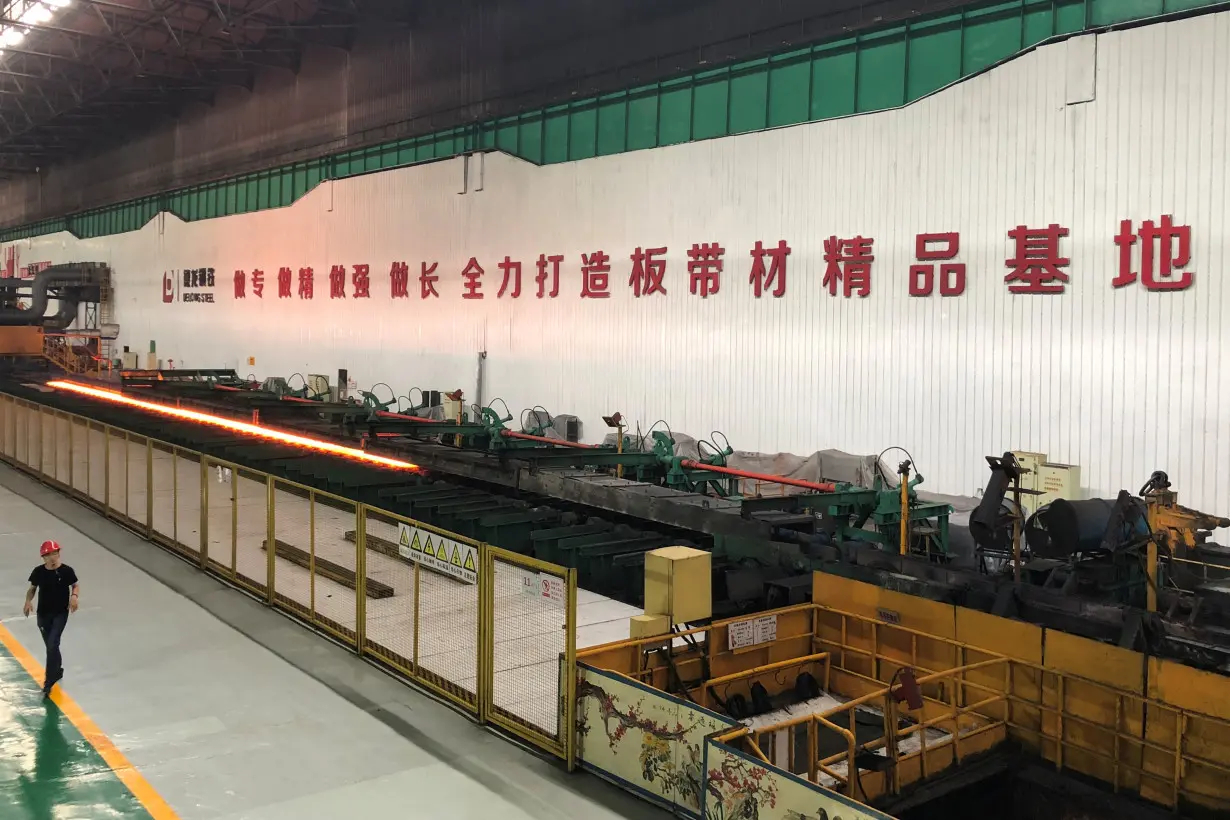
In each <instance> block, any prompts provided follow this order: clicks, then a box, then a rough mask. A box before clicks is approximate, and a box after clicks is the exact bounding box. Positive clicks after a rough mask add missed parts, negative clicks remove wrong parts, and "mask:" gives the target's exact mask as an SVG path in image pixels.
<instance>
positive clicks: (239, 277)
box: [235, 270, 244, 299]
mask: <svg viewBox="0 0 1230 820" xmlns="http://www.w3.org/2000/svg"><path fill="white" fill-rule="evenodd" d="M243 297H244V274H243V271H241V270H237V271H235V298H236V299H242V298H243Z"/></svg>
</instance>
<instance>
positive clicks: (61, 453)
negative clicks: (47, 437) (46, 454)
mask: <svg viewBox="0 0 1230 820" xmlns="http://www.w3.org/2000/svg"><path fill="white" fill-rule="evenodd" d="M53 418H54V422H53V424H52V428H51V429H52V437H53V447H52V452H53V453H54V458H55V480H56V481H58V482H60V483H61V484H63V485H64V486H66V487H71V486H72V482H73V477H72V471H73V447H74V445H75V444H76V442H74V441H73V439H72V435H73V419H72V417H71V416H69V415H68V414H67V413H60V412H58V411H57V412H55V414H54V416H53Z"/></svg>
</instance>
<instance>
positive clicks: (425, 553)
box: [397, 522, 478, 584]
mask: <svg viewBox="0 0 1230 820" xmlns="http://www.w3.org/2000/svg"><path fill="white" fill-rule="evenodd" d="M397 552H398V554H400V555H401V557H402V558H408V559H409V560H411V561H413V562H414V563H416V564H422V565H423V566H425V567H427V568H428V569H434V570H435V571H436V572H441V573H444V574H445V575H450V576H452V577H453V578H456V579H457V580H458V581H463V582H465V583H467V584H477V583H478V547H472V546H470V545H469V544H462V543H459V542H457V541H454V540H453V539H451V538H445V537H444V536H443V535H440V534H439V533H434V532H429V531H428V530H423V529H419V528H418V527H412V526H410V525H409V524H403V523H400V522H398V524H397Z"/></svg>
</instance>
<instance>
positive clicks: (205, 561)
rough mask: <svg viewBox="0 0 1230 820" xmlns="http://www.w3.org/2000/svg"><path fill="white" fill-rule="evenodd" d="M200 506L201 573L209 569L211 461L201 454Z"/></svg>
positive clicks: (199, 554)
mask: <svg viewBox="0 0 1230 820" xmlns="http://www.w3.org/2000/svg"><path fill="white" fill-rule="evenodd" d="M200 475H201V478H200V484H201V492H200V496H201V498H200V504H201V509H200V513H201V525H200V526H201V546H200V550H199V552H198V556H197V557H198V558H199V559H200V565H201V571H202V572H204V571H205V570H206V569H208V568H209V459H208V458H206V457H205V454H204V453H201V454H200Z"/></svg>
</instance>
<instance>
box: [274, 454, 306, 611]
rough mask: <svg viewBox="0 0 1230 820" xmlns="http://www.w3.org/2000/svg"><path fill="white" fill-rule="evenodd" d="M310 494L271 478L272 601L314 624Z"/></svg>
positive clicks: (302, 489)
mask: <svg viewBox="0 0 1230 820" xmlns="http://www.w3.org/2000/svg"><path fill="white" fill-rule="evenodd" d="M311 495H312V492H311V491H310V490H308V489H306V488H303V487H299V486H297V485H295V484H290V483H288V482H286V481H280V480H278V479H274V482H273V538H274V542H275V543H276V544H277V548H278V561H277V572H276V573H275V574H274V601H275V602H276V603H278V604H279V605H280V606H283V607H285V608H286V609H288V610H289V611H290V612H292V613H294V614H295V615H298V616H299V617H301V618H304V619H306V620H307V621H308V622H309V623H314V622H315V614H316V611H315V608H314V606H313V603H314V602H313V593H314V591H315V590H314V583H313V575H312V570H313V569H314V568H315V562H316V533H315V530H314V527H313V518H314V516H313V515H312V512H313V510H312V498H311Z"/></svg>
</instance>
